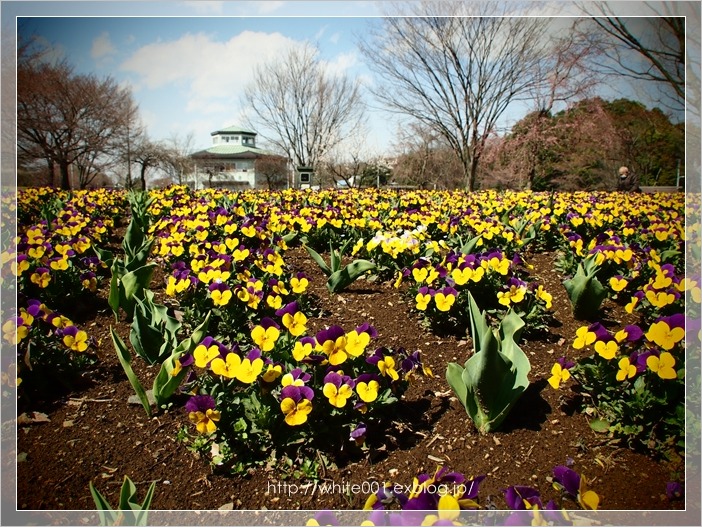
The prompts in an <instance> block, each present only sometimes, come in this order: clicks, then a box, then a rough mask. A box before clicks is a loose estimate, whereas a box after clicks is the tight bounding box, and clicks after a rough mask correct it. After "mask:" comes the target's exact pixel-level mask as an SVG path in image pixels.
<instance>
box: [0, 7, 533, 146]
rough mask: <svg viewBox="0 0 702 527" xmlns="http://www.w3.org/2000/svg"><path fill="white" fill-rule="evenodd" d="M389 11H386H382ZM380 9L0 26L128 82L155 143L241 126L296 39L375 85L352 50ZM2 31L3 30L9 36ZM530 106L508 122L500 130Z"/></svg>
mask: <svg viewBox="0 0 702 527" xmlns="http://www.w3.org/2000/svg"><path fill="white" fill-rule="evenodd" d="M386 5H387V4H386ZM383 8H384V6H382V5H381V4H379V3H377V2H362V1H355V2H305V1H293V2H290V1H288V2H283V1H268V2H252V1H237V2H114V1H113V2H61V1H59V2H3V3H2V11H3V12H2V17H3V24H5V23H7V22H8V21H11V22H12V23H14V20H15V17H16V16H19V17H21V18H18V19H17V20H18V26H17V27H18V31H19V32H20V33H22V34H24V35H25V36H29V35H38V36H40V37H41V38H43V39H45V40H46V42H47V43H48V44H50V45H51V46H52V47H53V48H54V53H55V54H56V55H57V56H59V57H62V58H66V59H67V60H68V62H69V63H71V64H73V65H74V66H75V67H76V70H77V71H78V72H81V73H94V74H97V75H99V76H107V75H110V76H112V77H113V78H115V79H116V80H117V81H118V82H120V83H124V84H125V85H129V86H130V87H131V89H132V92H133V95H134V98H135V100H136V102H137V104H138V105H139V109H140V116H141V119H142V121H143V123H144V124H145V125H146V127H147V131H148V134H149V136H150V138H151V139H153V140H164V139H167V138H169V137H171V136H172V135H173V134H178V135H179V136H180V137H184V136H186V135H187V134H190V133H192V134H193V145H192V146H193V147H195V148H204V147H206V146H208V145H209V144H210V143H211V137H210V133H211V132H212V131H214V130H216V129H218V128H221V127H225V126H230V125H242V124H244V123H243V116H242V110H243V108H242V104H241V93H242V91H243V90H244V87H245V86H246V85H247V84H248V83H249V82H250V80H251V79H252V75H253V71H254V68H255V66H256V64H259V63H260V62H261V61H264V60H266V59H270V58H273V57H276V56H277V55H279V54H280V53H282V52H283V51H284V50H285V49H286V48H288V47H289V46H290V45H291V44H293V43H294V42H302V41H310V42H313V43H315V44H317V46H318V48H319V50H320V54H321V58H322V59H323V60H325V61H326V62H327V63H328V64H329V66H330V67H331V68H332V69H334V70H336V71H338V72H343V73H346V74H348V75H349V76H351V77H359V78H360V79H361V80H362V81H364V82H366V83H372V77H371V76H370V74H369V72H368V70H367V68H366V67H365V66H364V64H363V63H362V60H361V55H360V53H359V51H358V50H357V49H356V46H355V42H356V40H357V38H356V37H357V35H358V34H362V33H363V32H364V31H365V30H366V29H367V28H368V25H369V24H371V23H373V17H378V16H380V15H382V14H383V13H382V11H381V9H383ZM5 29H6V28H5V27H3V31H5ZM525 112H526V108H521V109H516V110H513V111H512V112H511V113H508V114H506V115H505V118H504V120H503V125H510V124H512V123H514V122H515V121H516V120H518V119H519V118H521V117H522V116H523V115H524V113H525ZM369 114H370V117H369V132H368V139H369V140H368V146H367V150H368V151H367V153H368V154H370V155H374V154H382V153H383V152H385V151H387V150H389V149H390V147H391V145H392V142H393V140H394V136H395V133H396V131H397V129H398V123H397V121H396V120H394V119H392V118H389V116H388V114H385V113H381V112H379V111H377V110H371V111H370V112H369Z"/></svg>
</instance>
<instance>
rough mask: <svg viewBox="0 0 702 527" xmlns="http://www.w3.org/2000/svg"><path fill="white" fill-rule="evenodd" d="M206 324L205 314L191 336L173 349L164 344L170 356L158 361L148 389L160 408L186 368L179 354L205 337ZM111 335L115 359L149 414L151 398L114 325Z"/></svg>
mask: <svg viewBox="0 0 702 527" xmlns="http://www.w3.org/2000/svg"><path fill="white" fill-rule="evenodd" d="M208 324H209V314H208V315H207V316H206V317H205V320H204V322H203V323H202V324H200V325H199V326H198V327H197V328H196V329H195V330H194V331H193V333H192V335H191V336H190V337H188V338H186V339H184V340H183V341H181V342H180V343H179V344H178V345H177V346H175V348H171V347H170V345H172V341H171V342H167V343H166V344H167V346H166V347H165V349H164V353H165V352H169V355H168V358H166V360H164V361H163V363H162V364H161V369H160V370H159V372H158V375H157V376H156V378H155V379H154V383H153V387H152V389H151V394H152V398H153V402H154V403H155V404H156V406H157V407H159V408H160V407H161V406H163V405H165V404H166V403H167V402H168V399H170V398H171V396H172V395H173V394H174V393H175V391H176V390H177V389H178V386H180V383H181V382H182V381H183V379H184V378H185V376H186V374H187V369H185V368H183V369H181V368H179V361H180V359H181V357H183V356H185V355H187V354H189V353H192V352H193V350H194V349H195V347H196V346H197V345H198V344H199V343H200V341H201V340H202V339H203V338H204V337H205V333H206V331H207V326H208ZM110 334H111V336H112V343H113V344H114V347H115V350H116V352H117V358H118V359H119V362H120V364H121V365H122V368H123V369H124V372H125V373H126V374H127V378H128V379H129V383H130V384H131V385H132V388H134V392H135V393H136V394H137V396H138V397H139V401H140V402H141V404H142V406H143V407H144V410H145V411H146V415H148V416H149V417H151V400H150V398H149V395H148V394H147V392H146V390H144V387H143V386H142V384H141V382H140V381H139V378H138V377H137V376H136V374H135V373H134V370H133V369H132V365H131V362H132V356H131V354H130V353H129V349H128V348H127V345H126V344H125V343H124V341H123V340H122V339H121V338H120V336H119V335H118V334H117V332H116V331H115V330H114V329H113V328H110Z"/></svg>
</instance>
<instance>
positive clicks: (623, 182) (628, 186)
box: [617, 167, 641, 192]
mask: <svg viewBox="0 0 702 527" xmlns="http://www.w3.org/2000/svg"><path fill="white" fill-rule="evenodd" d="M617 190H619V191H621V192H641V189H640V188H639V178H638V176H637V175H636V174H634V173H633V172H629V169H628V168H627V167H621V168H620V169H619V182H618V183H617Z"/></svg>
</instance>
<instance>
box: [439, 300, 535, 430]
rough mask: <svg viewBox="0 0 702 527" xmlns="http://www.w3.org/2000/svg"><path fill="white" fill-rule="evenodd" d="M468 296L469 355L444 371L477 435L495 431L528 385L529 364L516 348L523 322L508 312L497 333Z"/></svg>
mask: <svg viewBox="0 0 702 527" xmlns="http://www.w3.org/2000/svg"><path fill="white" fill-rule="evenodd" d="M468 295H469V303H470V324H471V336H472V338H473V351H474V353H473V355H472V356H471V357H470V358H469V359H468V360H467V361H466V362H465V364H464V365H463V366H460V365H459V364H457V363H455V362H451V363H449V365H448V367H447V368H446V380H447V381H448V383H449V385H450V386H451V388H452V389H453V391H454V392H455V393H456V395H457V396H458V399H459V400H460V401H461V403H462V404H463V406H464V407H465V409H466V412H468V415H469V416H470V418H471V419H472V420H473V422H474V423H475V425H476V426H477V427H478V430H479V431H480V432H481V433H487V432H492V431H494V430H496V429H497V428H498V427H499V426H500V424H501V423H502V422H503V421H504V419H505V418H506V417H507V415H508V413H509V411H510V410H511V409H512V407H513V406H514V404H515V403H516V402H517V400H518V399H519V397H520V396H521V395H522V394H523V393H524V391H525V390H526V389H527V387H528V386H529V379H528V374H529V371H530V370H531V364H530V363H529V359H528V358H527V356H526V354H525V353H524V352H523V351H522V350H521V348H519V346H517V340H518V339H519V335H520V334H521V331H522V329H523V327H524V321H523V320H522V319H521V317H519V315H517V314H516V313H514V312H513V311H510V312H509V313H508V314H507V315H506V316H505V317H504V318H503V319H502V322H501V323H500V326H499V328H498V330H497V331H494V330H493V328H492V327H491V326H490V325H489V324H488V322H487V320H486V316H485V312H484V311H480V309H479V308H478V305H477V304H476V302H475V300H474V299H473V296H472V295H471V294H470V293H468Z"/></svg>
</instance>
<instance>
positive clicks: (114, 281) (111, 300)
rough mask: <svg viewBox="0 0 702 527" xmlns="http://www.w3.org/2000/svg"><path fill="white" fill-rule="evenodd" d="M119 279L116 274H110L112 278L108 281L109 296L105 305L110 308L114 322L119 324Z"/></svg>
mask: <svg viewBox="0 0 702 527" xmlns="http://www.w3.org/2000/svg"><path fill="white" fill-rule="evenodd" d="M119 286H120V279H119V276H118V275H117V273H115V272H114V271H113V272H112V278H111V279H110V294H109V296H108V297H107V304H108V305H109V306H110V307H111V308H112V312H113V313H114V314H115V321H116V322H119V299H120V293H119V290H120V287H119Z"/></svg>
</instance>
